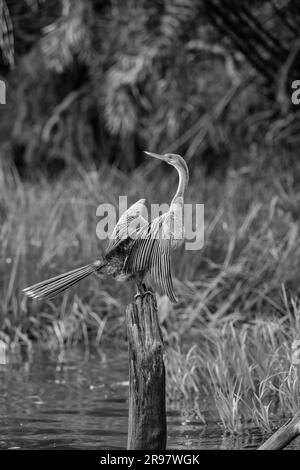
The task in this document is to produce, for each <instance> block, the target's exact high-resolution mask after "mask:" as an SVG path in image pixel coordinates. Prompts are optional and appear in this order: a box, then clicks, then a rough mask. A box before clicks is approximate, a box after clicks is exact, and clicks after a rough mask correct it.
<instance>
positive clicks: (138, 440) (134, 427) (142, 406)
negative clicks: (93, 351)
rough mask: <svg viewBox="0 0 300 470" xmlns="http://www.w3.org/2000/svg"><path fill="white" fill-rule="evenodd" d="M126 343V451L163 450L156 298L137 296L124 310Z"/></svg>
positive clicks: (163, 401) (162, 389) (161, 370)
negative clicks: (127, 401) (127, 404)
mask: <svg viewBox="0 0 300 470" xmlns="http://www.w3.org/2000/svg"><path fill="white" fill-rule="evenodd" d="M126 322H127V334H128V344H129V346H128V347H129V423H128V443H127V449H134V450H137V449H143V450H164V449H165V448H166V438H167V424H166V397H165V366H164V361H163V340H162V333H161V329H160V326H159V321H158V316H157V303H156V299H155V295H154V294H153V295H152V294H147V295H146V296H144V297H142V298H140V297H138V298H137V299H136V300H135V301H134V302H132V303H131V304H130V305H129V306H128V307H127V310H126Z"/></svg>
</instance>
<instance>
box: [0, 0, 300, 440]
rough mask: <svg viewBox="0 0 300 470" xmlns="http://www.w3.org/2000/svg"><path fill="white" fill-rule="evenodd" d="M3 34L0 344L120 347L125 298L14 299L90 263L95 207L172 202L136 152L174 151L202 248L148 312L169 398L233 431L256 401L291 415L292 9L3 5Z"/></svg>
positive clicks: (299, 249)
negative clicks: (206, 407) (204, 406)
mask: <svg viewBox="0 0 300 470" xmlns="http://www.w3.org/2000/svg"><path fill="white" fill-rule="evenodd" d="M0 25H1V30H0V49H1V57H0V70H1V77H0V78H2V79H3V80H5V83H6V84H7V104H6V105H5V106H2V105H0V196H1V199H0V260H1V264H0V337H1V341H2V342H4V343H5V344H7V345H10V346H14V345H16V344H21V345H26V347H27V349H30V348H31V346H32V343H33V342H35V341H39V340H41V341H40V343H41V344H42V345H43V347H46V348H50V349H51V348H56V347H64V346H65V345H66V344H67V345H69V344H76V343H79V342H80V343H84V344H86V345H88V344H99V341H100V339H101V338H102V336H103V335H102V333H103V332H104V337H106V338H110V339H111V338H118V339H120V338H124V326H123V312H124V305H125V304H126V303H127V302H128V301H130V299H131V297H132V294H133V287H131V286H128V285H123V284H122V285H118V287H116V285H115V283H112V282H111V281H105V280H103V282H102V284H101V285H100V283H99V280H98V279H96V278H95V279H92V280H88V281H87V282H85V281H84V282H82V283H81V285H79V286H78V288H77V287H76V289H73V290H72V291H70V292H68V293H66V294H64V295H63V296H60V297H59V298H57V299H55V300H54V301H51V302H50V301H48V302H47V303H44V304H38V305H37V304H34V303H31V302H28V301H27V300H26V299H24V298H23V297H22V295H21V289H22V288H24V287H25V286H27V285H29V284H32V283H34V282H37V281H38V280H40V279H43V278H45V277H47V276H48V277H49V276H51V275H55V274H58V273H59V272H61V271H66V270H69V269H72V268H74V267H77V266H79V265H80V264H86V263H87V262H89V261H91V260H92V259H94V258H95V255H96V254H97V253H98V252H101V251H102V250H103V249H104V247H105V245H104V244H102V242H101V241H99V240H97V239H96V234H95V228H96V223H97V219H96V216H95V214H96V208H97V206H98V205H99V204H100V203H101V202H112V203H114V204H116V205H117V203H118V196H119V195H123V194H127V195H128V197H129V203H130V202H135V201H136V200H137V199H139V198H141V197H147V199H148V201H149V202H167V201H169V200H170V198H171V194H172V192H173V188H174V190H175V187H176V175H175V174H173V172H170V171H169V170H170V169H169V168H165V167H164V166H163V165H159V166H157V165H156V164H155V163H154V162H152V161H151V162H149V161H145V157H144V156H143V154H142V150H150V151H155V152H166V151H169V152H176V153H180V154H182V155H183V156H184V158H185V159H186V160H187V162H188V165H189V168H190V172H191V178H190V185H189V189H188V193H187V201H188V202H195V203H204V204H205V246H204V249H203V250H201V252H196V253H195V252H184V251H179V253H177V254H175V256H174V262H173V270H174V276H175V281H174V282H175V285H176V289H177V291H178V293H179V296H180V302H179V304H177V305H176V306H173V305H171V304H170V303H169V302H168V299H166V298H163V297H159V298H158V301H159V306H160V315H161V324H162V328H163V331H164V334H165V337H166V343H167V344H168V345H169V346H170V347H172V348H173V350H172V351H173V353H172V355H171V356H170V357H171V358H172V360H171V359H170V361H171V362H170V363H169V367H168V373H169V374H170V377H169V383H171V384H172V389H173V391H174V390H176V391H178V393H179V394H181V395H182V396H184V397H186V396H190V394H192V393H194V392H197V391H199V389H200V388H201V387H203V386H204V388H205V387H206V388H205V392H206V393H208V395H209V394H211V393H213V394H214V397H215V406H216V407H217V408H218V410H219V414H220V419H221V421H222V423H223V424H224V426H225V427H227V429H229V430H230V431H232V430H233V431H234V430H236V428H237V427H238V426H239V424H240V419H241V416H242V417H244V418H245V419H246V418H247V417H249V413H250V414H251V413H252V412H253V409H254V410H255V413H256V414H255V417H256V418H255V419H256V420H257V423H258V424H259V425H260V426H262V427H263V428H264V429H269V428H270V423H269V414H268V413H269V410H271V409H272V407H271V408H270V407H269V408H267V409H266V407H265V403H266V400H267V402H268V400H269V399H270V397H273V398H274V397H275V398H274V400H275V401H274V403H275V404H276V403H277V404H278V403H279V404H280V406H281V411H282V413H283V414H284V413H289V412H291V413H292V412H293V410H295V409H297V407H298V408H299V395H300V393H299V379H298V375H299V374H298V375H297V373H296V372H297V370H296V369H297V368H295V367H294V366H293V367H292V366H291V368H290V364H291V345H292V341H293V340H294V339H297V338H299V337H300V320H299V318H300V309H299V303H298V295H299V294H300V287H299V286H300V271H299V266H300V246H299V220H300V163H299V144H300V134H299V125H300V107H299V106H297V105H295V104H293V103H292V100H291V95H292V88H291V87H292V82H293V80H297V79H300V60H299V59H300V35H299V31H300V29H299V28H300V3H299V1H298V0H260V1H255V0H253V1H252V2H249V1H242V0H238V1H237V0H236V1H234V0H122V1H121V0H120V1H118V0H85V1H83V0H65V1H62V0H48V1H45V0H26V1H25V0H24V1H20V0H18V1H16V0H0ZM162 175H163V176H165V177H164V178H162ZM116 289H117V294H116ZM233 326H234V328H233ZM182 344H186V345H188V347H191V349H189V350H188V351H187V350H186V349H184V347H183V348H182ZM191 344H192V346H191ZM193 344H194V345H196V349H195V348H194V346H193ZM198 347H199V349H197V348H198ZM172 361H173V362H172ZM298 367H299V366H298ZM237 371H238V373H239V377H240V382H237V380H236V374H237ZM205 374H206V375H205ZM278 374H283V375H281V376H280V377H281V378H282V381H279V382H278ZM204 376H205V377H204ZM203 384H204V385H203ZM241 384H242V385H241ZM243 387H244V388H243ZM250 392H251V393H250ZM249 394H250V395H249ZM248 395H249V397H248ZM246 396H247V397H248V398H247V400H248V402H247V403H248V408H247V406H246V407H244V411H243V412H241V411H240V407H242V401H241V397H243V400H244V401H245V400H246V398H245V397H246ZM249 403H250V404H251V407H250V408H249ZM274 406H275V405H274ZM224 410H225V411H224ZM226 410H227V412H226ZM249 410H250V411H249ZM251 410H252V411H251ZM226 413H227V414H226ZM243 413H244V414H243Z"/></svg>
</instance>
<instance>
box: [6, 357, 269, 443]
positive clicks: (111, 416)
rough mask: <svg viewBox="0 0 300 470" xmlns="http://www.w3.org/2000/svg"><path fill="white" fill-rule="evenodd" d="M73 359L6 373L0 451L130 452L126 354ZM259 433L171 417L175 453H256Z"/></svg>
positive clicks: (38, 360)
mask: <svg viewBox="0 0 300 470" xmlns="http://www.w3.org/2000/svg"><path fill="white" fill-rule="evenodd" d="M118 354H119V353H116V351H111V352H110V354H108V353H107V354H103V353H101V352H100V353H99V352H95V353H90V354H85V353H84V352H82V351H78V350H76V351H71V352H67V353H65V354H62V353H61V354H60V355H59V356H58V357H57V356H56V357H52V358H51V357H50V356H49V354H47V355H46V354H45V353H42V352H40V353H39V354H38V355H37V356H38V357H35V360H34V361H33V362H25V363H10V364H2V365H0V449H8V448H10V449H13V448H14V449H20V448H27V449H29V448H31V449H34V448H35V449H49V448H56V449H67V448H74V449H75V448H76V449H95V448H97V449H122V448H123V449H124V448H126V442H127V413H128V402H127V393H128V381H127V380H128V377H127V362H126V352H124V353H123V354H121V355H120V354H119V355H118ZM261 440H262V437H261V435H260V433H258V432H257V430H256V429H252V430H249V431H248V432H246V431H245V433H244V434H242V435H239V436H237V437H230V436H224V433H223V431H222V429H221V428H220V427H219V426H218V425H216V424H214V423H209V424H208V425H203V423H202V422H201V421H197V420H188V419H186V416H183V413H182V414H181V413H180V411H178V410H176V411H175V410H172V409H171V410H169V413H168V447H169V448H172V449H242V448H254V449H255V448H256V447H257V446H258V445H259V444H260V442H261Z"/></svg>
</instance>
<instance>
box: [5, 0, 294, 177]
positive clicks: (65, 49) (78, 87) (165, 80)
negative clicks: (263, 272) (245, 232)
mask: <svg viewBox="0 0 300 470" xmlns="http://www.w3.org/2000/svg"><path fill="white" fill-rule="evenodd" d="M0 11H2V14H1V16H0V18H1V25H2V30H1V34H0V46H1V50H2V71H3V73H4V74H5V79H6V80H7V81H8V84H9V86H8V100H7V101H8V104H7V106H6V109H5V110H3V109H1V124H0V142H1V149H0V151H1V153H2V154H3V155H5V156H6V158H7V159H8V160H10V161H11V160H13V161H15V162H16V163H17V165H18V166H19V168H21V169H22V166H23V167H28V166H29V167H31V168H32V167H36V166H39V167H41V166H42V165H44V166H48V167H50V169H51V170H52V169H53V168H56V169H59V168H62V167H65V166H66V165H68V163H70V162H71V161H73V159H74V158H76V159H78V160H80V161H83V162H84V161H85V160H86V158H87V157H92V158H93V159H94V160H96V161H100V160H103V159H106V160H109V161H113V162H116V164H117V165H118V166H120V167H121V168H123V169H127V168H133V167H135V166H136V165H137V164H138V163H139V162H140V158H141V150H142V149H144V148H149V149H156V150H161V151H163V150H167V149H168V150H170V151H177V152H181V153H183V154H184V155H185V157H186V158H187V159H191V158H192V157H196V159H197V161H200V160H201V161H204V162H205V164H206V165H207V166H208V169H213V170H214V169H215V168H217V167H221V168H224V167H226V166H227V163H228V161H229V160H231V161H232V162H239V160H240V155H239V153H240V152H239V148H240V146H241V142H243V145H244V146H245V145H249V146H250V144H251V145H252V146H253V144H254V143H257V144H260V143H261V142H263V143H267V146H268V148H272V146H273V145H274V144H275V145H279V144H280V145H281V144H283V145H289V146H293V145H295V143H296V144H297V142H298V140H299V139H298V132H297V128H298V126H299V111H298V108H297V107H296V106H293V105H292V102H291V82H292V80H294V79H297V78H299V76H300V61H299V49H300V43H299V39H298V36H299V33H298V31H299V28H298V26H299V22H300V6H299V2H297V0H290V1H288V0H285V1H284V0H272V1H266V0H264V1H254V2H246V1H232V0H198V1H194V0H175V1H174V0H151V1H150V0H141V1H136V0H122V1H117V0H115V1H113V0H101V1H100V0H87V1H83V0H65V1H61V0H49V1H45V0H23V1H16V0H6V1H5V0H1V2H0ZM4 118H5V119H4ZM235 144H236V145H235ZM254 153H255V152H254ZM256 157H257V154H255V155H254V156H253V158H256Z"/></svg>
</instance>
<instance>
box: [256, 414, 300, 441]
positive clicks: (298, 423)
mask: <svg viewBox="0 0 300 470" xmlns="http://www.w3.org/2000/svg"><path fill="white" fill-rule="evenodd" d="M297 436H300V411H299V412H298V413H296V414H295V416H294V417H293V418H292V419H290V420H289V421H288V422H287V423H285V424H284V425H283V426H281V428H279V429H278V430H277V431H276V432H275V433H274V434H273V435H272V436H271V437H270V438H269V439H268V440H267V441H266V442H264V444H262V445H261V446H260V447H259V448H258V450H280V449H283V448H284V447H286V446H287V445H288V444H289V443H290V442H291V441H293V440H294V439H295V438H296V437H297Z"/></svg>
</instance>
